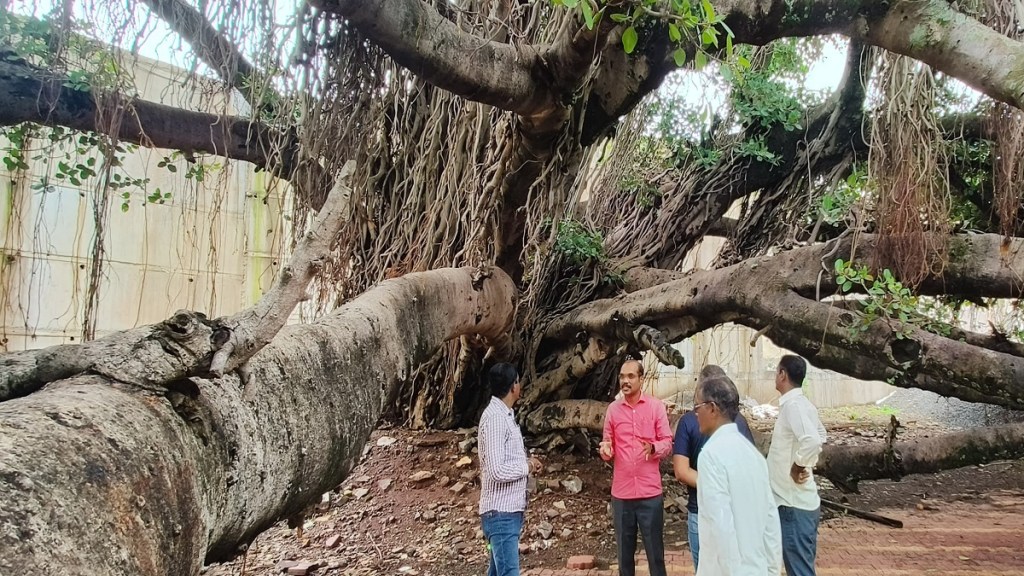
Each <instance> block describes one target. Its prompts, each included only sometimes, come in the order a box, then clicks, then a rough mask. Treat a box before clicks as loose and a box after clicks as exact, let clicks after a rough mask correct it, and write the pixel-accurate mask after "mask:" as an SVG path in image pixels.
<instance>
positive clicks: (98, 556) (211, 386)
mask: <svg viewBox="0 0 1024 576" xmlns="http://www.w3.org/2000/svg"><path fill="white" fill-rule="evenodd" d="M515 296H516V291H515V288H514V286H513V285H512V283H511V281H510V279H509V278H508V277H507V276H506V275H504V274H503V273H502V272H501V271H499V270H489V271H481V270H478V269H468V268H467V269H446V270H437V271H433V272H426V273H422V274H411V275H408V276H405V277H403V278H400V279H396V280H392V281H389V282H386V283H384V284H382V285H380V286H379V287H377V288H375V289H374V290H372V291H370V292H368V293H366V294H364V295H363V296H361V297H360V298H358V299H356V300H354V301H352V302H351V303H349V304H347V305H346V306H344V307H342V308H341V309H339V310H338V311H336V312H335V313H333V314H331V315H330V316H328V317H326V318H324V319H323V320H322V321H320V322H318V323H316V324H311V325H299V326H291V327H287V328H285V329H284V330H282V331H281V333H279V334H278V336H277V337H276V338H275V339H274V340H273V342H272V343H271V344H270V345H269V346H267V347H266V348H264V349H263V350H261V351H260V352H259V353H258V354H256V355H255V356H254V357H253V358H251V359H250V360H249V362H248V371H249V376H250V377H249V381H248V383H247V384H244V383H243V382H241V381H240V379H239V377H238V375H237V374H236V373H230V374H228V375H225V376H223V377H221V378H216V379H204V378H189V379H188V381H187V382H185V383H165V384H166V385H167V388H165V389H160V388H155V387H153V386H140V385H136V384H129V383H125V382H118V381H115V380H113V379H111V378H109V377H105V376H100V375H97V374H91V373H85V374H81V375H78V376H75V377H72V378H68V379H65V380H60V381H57V382H52V383H49V384H48V385H46V386H45V387H44V388H43V389H42V390H40V391H38V392H35V393H32V394H30V395H28V396H26V397H23V398H17V399H13V400H8V401H6V402H3V403H0V526H2V527H3V529H2V531H0V572H3V573H5V574H7V573H12V574H13V573H19V574H31V575H35V574H38V575H44V574H68V575H72V574H81V575H94V574H111V575H112V574H125V575H129V574H130V575H136V574H152V575H165V574H168V575H170V574H181V575H191V574H195V573H197V572H198V570H199V568H200V566H201V564H202V562H203V560H204V559H206V560H207V561H213V560H218V559H224V558H227V557H230V556H232V555H233V554H235V553H236V551H237V550H238V549H239V546H240V545H242V544H245V543H247V542H249V541H250V540H251V539H252V538H253V537H255V536H256V535H257V534H258V533H259V532H260V531H262V530H263V529H265V528H267V527H268V526H270V524H271V523H273V522H274V521H275V520H276V519H278V518H281V517H282V516H285V515H289V514H292V513H295V512H297V511H300V510H301V509H302V508H303V507H304V506H306V505H308V504H309V503H310V502H311V501H313V500H314V499H315V498H317V497H319V495H320V494H321V493H323V492H325V491H327V490H329V489H331V488H333V487H334V486H336V485H337V484H338V482H340V481H341V480H342V479H343V478H344V477H345V475H346V474H347V473H348V471H349V470H351V468H352V467H353V466H354V465H355V463H356V462H357V460H358V458H359V456H360V454H361V451H362V448H363V443H364V442H365V440H366V438H367V437H368V436H369V434H370V432H371V430H372V429H373V428H374V427H375V426H376V424H377V420H378V417H379V416H380V414H381V411H382V409H383V407H384V405H385V402H386V401H387V399H388V397H389V395H390V394H391V392H392V391H393V390H394V388H395V387H396V385H397V384H398V383H399V382H401V381H403V380H405V379H407V378H408V377H409V374H410V373H411V372H412V371H413V370H414V369H415V368H416V367H417V366H418V365H419V364H420V363H421V362H423V361H424V360H426V359H427V358H429V357H430V355H431V354H432V353H433V352H434V351H435V350H436V349H437V347H438V346H439V345H440V344H442V343H443V342H445V341H446V340H449V339H451V338H454V337H457V336H459V335H463V334H480V335H482V336H484V337H487V338H491V339H494V340H498V339H500V338H502V337H503V335H504V334H505V333H506V331H507V330H508V329H509V328H510V326H511V319H512V312H513V303H514V299H515ZM162 332H163V327H160V326H157V327H154V328H153V330H152V337H153V338H161V337H164V336H162ZM119 353H120V354H124V355H131V354H135V353H137V352H136V351H135V350H131V349H128V350H121V351H119ZM154 360H159V359H154ZM243 384H244V385H243Z"/></svg>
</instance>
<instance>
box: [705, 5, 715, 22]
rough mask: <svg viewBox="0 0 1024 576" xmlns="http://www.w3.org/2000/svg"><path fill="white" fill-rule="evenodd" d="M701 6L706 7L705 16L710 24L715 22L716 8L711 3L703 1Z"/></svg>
mask: <svg viewBox="0 0 1024 576" xmlns="http://www.w3.org/2000/svg"><path fill="white" fill-rule="evenodd" d="M701 5H702V6H704V16H705V17H706V18H707V19H708V21H709V22H714V21H715V19H716V18H715V7H714V6H712V5H711V2H709V1H708V0H703V1H702V2H701Z"/></svg>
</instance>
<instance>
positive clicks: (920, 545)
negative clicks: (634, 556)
mask: <svg viewBox="0 0 1024 576" xmlns="http://www.w3.org/2000/svg"><path fill="white" fill-rule="evenodd" d="M880 513H881V514H884V515H886V516H890V517H893V518H898V519H900V520H903V525H904V527H903V528H902V529H899V528H888V527H886V526H882V525H879V524H875V523H873V522H868V521H866V520H859V519H856V518H836V519H833V520H830V521H828V522H826V523H825V524H823V525H822V527H821V531H820V535H819V538H818V562H817V567H818V570H817V572H818V574H819V575H820V576H883V575H884V576H924V575H928V576H937V575H942V576H967V575H970V576H1011V575H1013V576H1020V575H1024V497H1022V496H1021V495H1020V494H1019V493H1018V494H1006V495H1005V496H1004V497H1002V498H994V499H991V500H990V501H986V502H979V503H976V504H971V503H967V502H954V503H948V504H940V505H939V509H938V510H913V511H907V510H896V511H881V512H880ZM641 548H642V546H641ZM595 552H596V551H579V552H577V553H579V554H583V553H586V554H593V553H595ZM666 562H667V563H668V565H669V566H668V573H669V576H682V575H684V574H693V565H692V563H691V561H690V552H689V550H685V549H684V550H680V549H670V550H669V551H668V552H666ZM637 573H638V574H644V575H646V574H648V572H647V564H646V562H645V561H644V560H643V558H640V559H638V563H637ZM615 574H617V572H616V571H614V570H612V569H608V568H606V569H594V570H567V569H566V568H565V567H564V565H562V566H553V567H545V568H535V569H532V570H529V571H526V572H524V576H614V575H615Z"/></svg>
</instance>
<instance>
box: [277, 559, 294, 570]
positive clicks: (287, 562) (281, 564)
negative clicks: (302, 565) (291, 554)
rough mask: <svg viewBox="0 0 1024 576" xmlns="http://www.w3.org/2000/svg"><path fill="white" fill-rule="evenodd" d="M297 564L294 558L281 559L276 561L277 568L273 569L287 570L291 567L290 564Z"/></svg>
mask: <svg viewBox="0 0 1024 576" xmlns="http://www.w3.org/2000/svg"><path fill="white" fill-rule="evenodd" d="M298 565H299V563H298V562H297V561H295V560H281V561H280V562H278V563H277V568H275V569H276V570H277V571H278V572H287V571H288V569H289V568H291V567H292V566H298Z"/></svg>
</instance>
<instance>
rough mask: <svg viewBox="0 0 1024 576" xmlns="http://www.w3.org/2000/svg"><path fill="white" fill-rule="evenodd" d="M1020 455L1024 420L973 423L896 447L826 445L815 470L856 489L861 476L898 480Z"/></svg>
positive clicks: (1023, 447)
mask: <svg viewBox="0 0 1024 576" xmlns="http://www.w3.org/2000/svg"><path fill="white" fill-rule="evenodd" d="M1016 458H1024V424H1006V425H1003V426H992V427H989V428H974V429H971V430H964V431H963V432H955V433H952V434H943V435H941V436H935V437H933V438H922V439H920V440H914V441H910V442H895V443H894V444H893V450H892V451H891V452H890V451H889V450H887V447H886V446H885V445H883V444H872V445H870V446H827V447H826V449H825V451H824V452H823V453H822V456H821V459H820V460H819V461H818V465H817V466H816V467H815V473H816V474H818V475H820V476H824V477H825V478H828V479H829V480H831V481H832V482H833V483H834V484H836V485H837V486H840V487H843V488H845V489H849V490H856V489H857V483H858V482H859V481H861V480H878V479H881V478H892V479H893V480H899V479H900V478H902V477H903V476H905V475H907V474H931V473H934V472H939V471H941V470H949V469H952V468H960V467H963V466H971V465H975V464H984V463H986V462H992V461H994V460H1003V459H1016Z"/></svg>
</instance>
